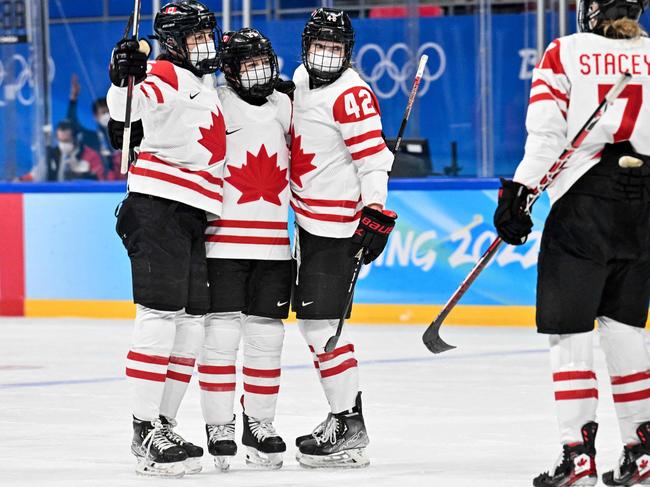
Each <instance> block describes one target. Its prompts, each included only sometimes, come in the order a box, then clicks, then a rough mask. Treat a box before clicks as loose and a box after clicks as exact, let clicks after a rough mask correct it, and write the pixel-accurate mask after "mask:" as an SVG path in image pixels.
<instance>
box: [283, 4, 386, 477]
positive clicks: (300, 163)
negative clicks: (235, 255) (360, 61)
mask: <svg viewBox="0 0 650 487" xmlns="http://www.w3.org/2000/svg"><path fill="white" fill-rule="evenodd" d="M353 45H354V31H353V29H352V24H351V22H350V19H349V17H348V16H347V14H346V13H345V12H343V11H342V10H337V9H329V8H319V9H317V10H316V11H314V12H313V13H312V14H311V17H310V19H309V21H308V22H307V24H306V26H305V29H304V31H303V34H302V65H301V66H299V67H298V69H297V70H296V72H295V74H294V77H293V80H294V82H295V84H296V90H295V92H294V107H293V108H294V113H293V137H292V142H291V207H292V208H293V210H294V212H295V215H296V224H297V226H296V242H295V249H294V254H295V260H296V264H297V278H296V281H295V282H296V287H295V290H294V295H293V305H292V306H293V309H294V310H295V311H296V314H297V317H298V325H299V327H300V331H301V332H302V334H303V337H304V338H305V341H306V342H307V344H308V346H309V349H310V350H311V352H312V354H313V357H314V364H315V366H316V368H317V369H318V373H319V375H320V380H321V384H322V386H323V389H324V391H325V396H326V397H327V400H328V402H329V406H330V411H331V412H330V413H329V414H328V416H327V418H326V419H325V420H324V421H323V422H322V423H321V424H320V425H319V426H318V427H316V429H315V430H314V432H313V433H312V434H311V435H305V436H302V437H299V438H298V439H297V440H296V444H297V446H298V447H299V452H298V455H297V458H298V461H299V462H300V464H301V465H303V466H306V467H340V466H342V467H363V466H366V465H368V464H369V459H368V457H367V455H366V453H365V447H366V446H367V445H368V435H367V433H366V427H365V424H364V420H363V414H362V411H361V393H360V392H359V379H358V368H357V361H356V359H355V358H354V345H353V344H352V343H351V342H350V341H349V340H348V339H347V338H346V337H345V336H344V337H342V338H341V339H340V340H339V343H338V347H337V348H336V349H335V350H333V351H332V352H330V353H325V350H324V347H325V344H326V342H327V340H328V338H329V337H330V336H332V335H333V334H334V331H335V329H336V325H337V323H338V319H339V317H340V315H341V313H342V311H343V308H344V304H345V296H346V292H347V289H348V286H349V282H350V277H351V273H352V270H353V266H354V262H355V259H354V256H355V255H356V254H357V252H359V251H360V250H361V251H362V252H363V259H364V262H365V263H369V262H372V261H373V260H374V259H375V258H377V257H378V256H379V255H380V254H381V252H382V251H383V249H384V247H385V245H386V242H387V239H388V234H389V233H390V231H391V230H392V228H393V226H394V222H395V219H396V217H397V215H395V213H393V212H391V211H387V210H385V209H384V208H383V206H384V203H385V200H386V195H387V182H388V171H390V169H391V166H392V163H393V155H392V153H391V151H390V150H388V148H387V147H386V144H385V143H384V140H383V138H382V132H381V130H382V127H381V119H380V116H379V106H378V104H377V100H376V98H375V95H374V94H373V92H372V90H371V89H370V87H369V86H368V85H367V84H366V83H365V82H364V81H363V80H362V79H361V78H360V77H359V75H358V74H357V73H356V72H355V71H354V70H353V69H352V68H351V66H350V64H351V58H352V47H353Z"/></svg>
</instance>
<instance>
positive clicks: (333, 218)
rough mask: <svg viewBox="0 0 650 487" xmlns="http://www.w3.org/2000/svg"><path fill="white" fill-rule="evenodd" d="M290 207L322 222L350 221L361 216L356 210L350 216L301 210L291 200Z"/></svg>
mask: <svg viewBox="0 0 650 487" xmlns="http://www.w3.org/2000/svg"><path fill="white" fill-rule="evenodd" d="M291 208H293V211H295V212H296V213H299V214H300V215H303V216H306V217H307V218H311V219H313V220H320V221H324V222H337V223H352V222H354V221H356V220H358V219H359V217H360V216H361V211H357V212H356V213H355V214H354V215H352V216H347V215H331V214H329V213H323V214H319V213H313V212H311V211H307V210H303V209H302V208H300V207H298V206H296V205H295V204H294V202H293V201H292V202H291Z"/></svg>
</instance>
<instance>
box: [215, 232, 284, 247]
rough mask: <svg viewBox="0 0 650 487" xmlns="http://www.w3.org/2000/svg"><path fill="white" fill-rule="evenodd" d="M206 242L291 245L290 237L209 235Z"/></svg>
mask: <svg viewBox="0 0 650 487" xmlns="http://www.w3.org/2000/svg"><path fill="white" fill-rule="evenodd" d="M205 240H206V242H222V243H235V244H249V245H289V238H288V237H251V236H247V235H214V234H207V235H206V236H205Z"/></svg>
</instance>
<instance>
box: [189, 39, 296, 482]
mask: <svg viewBox="0 0 650 487" xmlns="http://www.w3.org/2000/svg"><path fill="white" fill-rule="evenodd" d="M221 59H222V71H223V72H224V75H225V78H226V81H227V86H223V87H220V88H219V98H220V99H221V101H222V103H223V107H224V114H225V119H226V127H227V130H226V134H227V138H228V150H227V156H226V158H227V166H226V170H225V172H224V202H223V209H222V213H221V218H220V219H217V220H213V221H210V222H209V227H208V231H207V234H206V246H207V254H208V274H209V278H210V297H211V307H210V313H209V314H208V315H207V317H206V323H205V324H206V328H205V343H204V345H203V350H202V353H201V358H200V363H199V367H198V370H199V381H200V382H199V384H200V387H201V405H202V408H203V415H204V418H205V421H206V432H207V436H208V450H209V452H210V453H211V454H212V455H214V456H215V464H216V466H217V468H219V469H221V470H226V469H227V468H228V466H229V462H230V458H231V457H232V456H233V455H235V453H236V452H237V445H236V443H235V441H234V439H235V416H234V414H233V403H234V396H235V382H236V379H235V360H236V357H237V350H238V347H239V342H240V339H242V338H243V348H244V362H243V381H244V394H243V396H242V399H241V402H242V406H243V409H244V411H243V413H242V419H243V435H242V443H243V445H244V446H246V448H247V452H246V461H247V463H249V464H253V465H256V466H260V467H265V468H280V467H281V466H282V453H283V452H284V451H285V450H286V445H285V443H284V441H283V440H282V438H281V437H280V436H278V434H277V433H276V432H275V429H274V427H273V423H272V422H273V419H274V416H275V406H276V402H277V395H278V390H279V387H280V354H281V352H282V343H283V340H284V327H283V324H282V319H284V318H287V316H288V312H289V301H290V295H291V252H290V248H289V237H288V233H287V219H288V209H289V174H288V170H289V149H288V147H287V137H288V135H289V129H290V125H291V101H290V99H289V97H288V96H287V95H285V94H283V93H279V92H278V91H275V90H274V88H275V86H276V83H277V80H278V62H277V58H276V55H275V53H274V51H273V48H272V47H271V43H270V42H269V40H268V39H267V38H265V37H264V36H263V35H261V34H260V33H259V32H258V31H257V30H255V29H250V28H244V29H241V30H239V31H237V32H231V33H226V34H224V36H223V42H222V46H221Z"/></svg>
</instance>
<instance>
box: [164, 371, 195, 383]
mask: <svg viewBox="0 0 650 487" xmlns="http://www.w3.org/2000/svg"><path fill="white" fill-rule="evenodd" d="M167 378H168V379H173V380H177V381H179V382H189V381H191V380H192V374H181V373H179V372H174V371H173V370H168V371H167Z"/></svg>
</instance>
